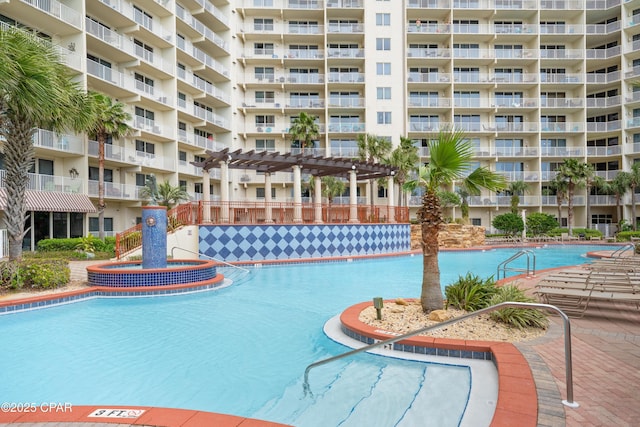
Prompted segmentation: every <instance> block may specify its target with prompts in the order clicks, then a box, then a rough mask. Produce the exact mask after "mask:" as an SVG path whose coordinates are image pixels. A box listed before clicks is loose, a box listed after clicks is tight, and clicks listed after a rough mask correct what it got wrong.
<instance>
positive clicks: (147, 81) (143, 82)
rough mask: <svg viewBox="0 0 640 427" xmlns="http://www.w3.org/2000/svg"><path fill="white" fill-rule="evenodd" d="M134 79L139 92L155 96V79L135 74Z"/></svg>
mask: <svg viewBox="0 0 640 427" xmlns="http://www.w3.org/2000/svg"><path fill="white" fill-rule="evenodd" d="M133 79H134V80H135V82H136V89H137V90H139V91H142V92H144V93H148V94H149V95H153V79H151V78H149V77H146V76H143V75H142V74H140V73H134V74H133Z"/></svg>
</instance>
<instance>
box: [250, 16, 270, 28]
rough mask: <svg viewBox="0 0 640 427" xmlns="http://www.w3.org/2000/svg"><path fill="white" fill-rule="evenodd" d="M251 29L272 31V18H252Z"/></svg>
mask: <svg viewBox="0 0 640 427" xmlns="http://www.w3.org/2000/svg"><path fill="white" fill-rule="evenodd" d="M253 29H254V30H255V31H273V19H270V18H255V19H254V20H253Z"/></svg>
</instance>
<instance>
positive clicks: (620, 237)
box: [616, 231, 640, 242]
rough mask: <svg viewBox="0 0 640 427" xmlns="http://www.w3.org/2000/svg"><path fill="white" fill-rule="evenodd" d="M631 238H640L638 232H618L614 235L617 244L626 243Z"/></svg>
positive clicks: (639, 232)
mask: <svg viewBox="0 0 640 427" xmlns="http://www.w3.org/2000/svg"><path fill="white" fill-rule="evenodd" d="M632 237H640V231H620V232H619V233H618V234H617V235H616V240H617V241H619V242H628V241H630V240H631V238H632Z"/></svg>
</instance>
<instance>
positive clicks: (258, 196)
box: [256, 187, 276, 199]
mask: <svg viewBox="0 0 640 427" xmlns="http://www.w3.org/2000/svg"><path fill="white" fill-rule="evenodd" d="M264 195H265V192H264V187H258V188H256V199H264ZM271 198H272V199H275V198H276V189H275V188H274V187H271Z"/></svg>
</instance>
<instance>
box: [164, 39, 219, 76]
mask: <svg viewBox="0 0 640 427" xmlns="http://www.w3.org/2000/svg"><path fill="white" fill-rule="evenodd" d="M176 46H177V47H178V49H180V50H182V51H183V52H185V53H187V54H188V55H191V56H193V57H194V58H196V59H197V60H198V61H200V62H202V63H203V64H205V65H206V66H207V67H209V68H211V69H212V70H213V71H215V72H217V73H218V74H220V75H222V76H224V77H226V78H227V79H228V78H229V69H228V68H227V67H225V66H224V65H222V63H221V62H219V61H217V60H215V59H214V58H212V57H211V56H209V55H207V54H206V53H205V52H204V51H202V50H200V49H198V48H197V47H195V46H193V45H192V44H191V43H189V42H187V41H185V40H183V39H178V40H177V41H176Z"/></svg>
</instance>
